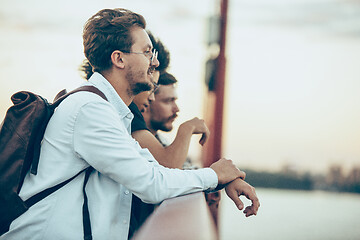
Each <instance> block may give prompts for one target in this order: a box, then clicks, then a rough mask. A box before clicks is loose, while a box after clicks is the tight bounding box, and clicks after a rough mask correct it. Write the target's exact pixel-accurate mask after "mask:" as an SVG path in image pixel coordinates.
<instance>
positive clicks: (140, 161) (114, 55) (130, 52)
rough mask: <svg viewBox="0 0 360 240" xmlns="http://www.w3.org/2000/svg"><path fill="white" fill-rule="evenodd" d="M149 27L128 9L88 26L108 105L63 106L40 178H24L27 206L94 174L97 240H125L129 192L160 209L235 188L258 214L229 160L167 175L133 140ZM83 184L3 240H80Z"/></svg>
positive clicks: (151, 55)
mask: <svg viewBox="0 0 360 240" xmlns="http://www.w3.org/2000/svg"><path fill="white" fill-rule="evenodd" d="M145 27H146V26H145V20H144V19H143V17H142V16H141V15H138V14H136V13H133V12H131V11H128V10H125V9H113V10H111V9H104V10H101V11H99V12H98V13H97V14H95V15H94V16H92V17H91V18H90V19H89V20H88V21H87V23H86V25H85V27H84V33H83V39H84V52H85V56H86V58H87V59H88V60H89V62H90V63H91V65H92V67H93V69H94V71H95V73H94V74H93V76H92V77H91V78H90V79H89V81H88V82H87V83H86V85H91V86H95V87H96V88H98V89H99V90H100V91H101V92H103V93H104V95H105V96H106V98H107V100H108V101H105V100H104V99H103V98H101V97H100V96H98V95H96V94H94V93H91V92H85V91H83V92H78V93H75V94H73V95H71V96H69V97H67V98H66V99H65V100H64V101H63V102H62V103H61V104H60V106H59V107H58V108H57V110H56V111H55V113H54V115H53V116H52V118H51V119H50V121H49V124H48V126H47V128H46V132H45V134H44V138H43V142H42V146H41V153H40V159H39V165H38V173H37V175H36V176H35V175H32V174H30V173H28V174H27V175H26V177H25V180H24V184H23V186H22V188H21V191H20V193H19V195H20V197H21V198H22V199H23V200H26V199H28V198H30V197H31V196H33V195H35V194H36V193H38V192H40V191H42V190H44V189H47V188H50V187H52V186H55V185H56V184H58V183H60V182H63V181H65V180H67V179H70V178H71V177H73V176H75V175H76V174H77V173H79V172H80V171H81V170H83V169H85V168H87V167H89V166H91V167H93V168H94V171H93V172H92V173H91V174H90V177H89V180H88V182H87V185H86V188H85V190H86V194H87V198H88V209H89V213H90V221H91V233H92V239H127V236H128V229H129V219H130V210H131V194H130V193H131V192H132V193H133V194H135V195H136V196H138V197H139V198H140V199H142V200H143V201H144V202H148V203H159V202H161V201H163V200H164V199H166V198H171V197H175V196H179V195H184V194H188V193H193V192H198V191H206V190H213V189H215V188H216V187H217V186H221V185H225V184H227V183H229V182H231V183H230V184H229V185H231V186H233V188H228V190H227V191H228V192H229V191H230V192H231V193H230V194H228V195H229V196H230V197H231V198H232V199H233V200H234V202H235V203H236V204H237V205H238V206H240V205H242V203H241V202H240V200H239V198H238V196H239V195H240V194H244V195H246V196H247V197H248V198H250V199H251V200H252V202H253V205H252V206H249V207H247V208H246V209H245V211H244V212H245V214H246V215H247V216H248V215H254V214H256V213H257V210H258V207H259V202H258V199H257V197H256V194H255V192H254V189H253V188H252V187H251V186H249V185H246V184H245V182H244V181H242V180H241V179H240V178H244V177H245V173H244V172H242V171H240V170H238V169H237V168H236V166H235V165H234V164H233V163H232V161H231V160H227V159H220V160H219V161H218V162H216V163H214V164H213V165H211V167H210V168H204V169H200V170H188V171H187V170H179V169H168V168H165V167H162V166H161V165H159V164H158V162H157V161H156V160H155V159H154V158H153V156H152V155H151V154H150V152H149V151H148V150H147V149H142V148H141V147H140V146H139V144H138V143H137V142H136V141H135V140H134V139H133V138H132V137H131V135H130V124H131V120H132V118H133V115H132V113H131V112H130V110H129V109H128V105H129V104H130V103H131V101H132V99H133V97H134V96H135V95H136V94H138V93H140V92H142V91H147V90H150V89H151V88H152V84H151V79H152V73H153V72H154V69H155V67H156V66H157V65H158V64H159V63H158V61H157V58H156V51H154V50H153V49H152V44H151V41H150V39H149V37H148V35H147V33H146V31H145ZM84 177H85V173H82V174H80V175H79V176H78V177H76V178H75V179H74V180H72V181H71V182H69V183H68V184H66V185H65V186H63V187H62V188H60V189H59V190H57V191H56V192H54V193H53V194H51V195H50V196H48V197H46V198H45V199H43V200H41V201H40V202H38V203H36V204H35V205H34V206H32V207H31V208H30V209H29V210H28V211H26V212H25V213H24V214H23V215H21V216H20V217H18V218H17V219H15V220H14V221H13V222H12V224H11V226H10V230H9V231H8V232H7V233H5V234H4V235H2V236H1V237H0V239H13V240H19V239H45V240H47V239H59V240H60V239H67V240H72V239H74V240H78V239H83V238H84V232H83V209H82V207H83V202H84V194H83V185H84ZM229 185H228V186H229ZM241 208H242V206H240V207H239V209H241ZM90 239H91V238H90Z"/></svg>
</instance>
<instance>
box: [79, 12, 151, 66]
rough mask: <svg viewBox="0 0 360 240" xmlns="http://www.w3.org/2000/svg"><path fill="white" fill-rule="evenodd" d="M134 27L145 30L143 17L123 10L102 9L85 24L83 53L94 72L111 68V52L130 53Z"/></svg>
mask: <svg viewBox="0 0 360 240" xmlns="http://www.w3.org/2000/svg"><path fill="white" fill-rule="evenodd" d="M134 27H141V28H143V29H145V28H146V21H145V19H144V17H143V16H141V15H140V14H137V13H134V12H132V11H130V10H127V9H123V8H116V9H103V10H101V11H99V12H97V13H96V14H95V15H94V16H92V17H91V18H90V19H89V20H88V21H87V22H86V23H85V26H84V31H83V43H84V53H85V57H86V58H87V59H88V60H89V62H90V64H91V66H92V68H93V71H94V72H102V71H104V70H107V69H109V68H110V67H111V65H112V63H111V58H110V56H111V53H112V52H113V51H115V50H122V51H130V49H131V46H132V45H133V41H132V37H131V34H130V31H131V29H132V28H134Z"/></svg>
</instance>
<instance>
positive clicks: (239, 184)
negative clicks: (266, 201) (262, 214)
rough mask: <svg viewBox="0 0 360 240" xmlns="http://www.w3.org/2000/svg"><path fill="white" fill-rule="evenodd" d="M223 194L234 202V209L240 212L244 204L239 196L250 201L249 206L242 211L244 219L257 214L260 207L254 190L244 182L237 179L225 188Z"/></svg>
mask: <svg viewBox="0 0 360 240" xmlns="http://www.w3.org/2000/svg"><path fill="white" fill-rule="evenodd" d="M225 192H226V194H227V195H228V196H229V198H231V199H232V200H233V201H234V203H235V205H236V207H237V208H238V209H239V210H242V209H243V208H244V203H243V202H242V201H241V200H240V198H239V197H240V196H241V195H244V196H245V197H246V198H247V199H249V200H251V202H252V204H251V206H247V207H246V208H245V210H244V214H245V216H246V217H249V216H251V215H256V214H257V212H258V209H259V207H260V202H259V199H258V198H257V196H256V193H255V188H254V187H253V186H251V185H249V184H248V183H247V182H245V181H244V180H242V179H240V178H238V179H235V180H234V181H232V182H231V183H229V184H228V185H227V186H226V187H225Z"/></svg>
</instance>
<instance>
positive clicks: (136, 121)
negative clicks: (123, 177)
mask: <svg viewBox="0 0 360 240" xmlns="http://www.w3.org/2000/svg"><path fill="white" fill-rule="evenodd" d="M129 109H130V111H131V112H132V113H133V114H134V118H133V120H132V121H131V133H133V132H136V131H139V130H148V131H150V130H149V129H148V127H147V126H146V123H145V120H144V117H143V115H142V114H141V112H140V110H139V108H138V107H137V106H136V104H135V103H133V102H132V103H131V104H130V105H129Z"/></svg>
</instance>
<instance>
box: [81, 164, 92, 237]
mask: <svg viewBox="0 0 360 240" xmlns="http://www.w3.org/2000/svg"><path fill="white" fill-rule="evenodd" d="M93 170H94V169H93V168H92V167H89V168H88V169H86V172H85V179H84V185H83V194H84V203H83V209H82V210H83V230H84V240H92V233H91V224H90V213H89V206H88V199H87V195H86V191H85V187H86V184H87V182H88V180H89V176H90V174H91V172H92V171H93Z"/></svg>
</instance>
